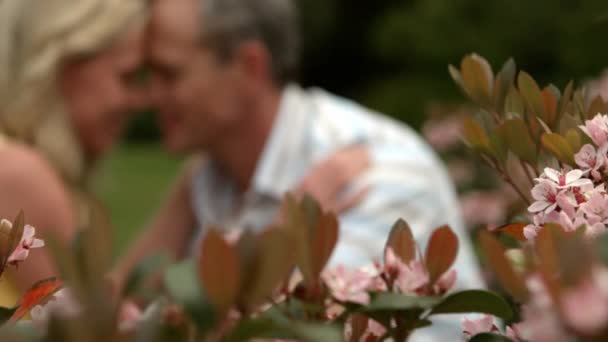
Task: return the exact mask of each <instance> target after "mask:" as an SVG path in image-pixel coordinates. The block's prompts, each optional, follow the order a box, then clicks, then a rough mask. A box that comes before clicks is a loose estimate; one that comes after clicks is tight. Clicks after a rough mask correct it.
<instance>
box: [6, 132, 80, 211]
mask: <svg viewBox="0 0 608 342" xmlns="http://www.w3.org/2000/svg"><path fill="white" fill-rule="evenodd" d="M0 189H1V190H0V215H2V217H6V215H9V217H10V215H14V214H13V213H16V212H17V211H19V210H24V211H26V216H29V217H31V218H36V217H39V218H40V217H46V216H47V215H48V216H57V217H58V218H60V219H61V220H60V221H62V222H63V221H64V220H63V219H62V218H64V217H65V218H69V217H70V216H71V211H72V208H71V201H70V197H69V191H68V189H67V188H66V187H65V185H64V183H63V181H62V180H61V177H60V176H59V174H58V173H57V171H56V170H55V169H54V168H53V166H52V165H51V163H50V162H49V161H48V160H47V159H45V157H44V156H43V155H41V154H40V153H39V152H38V151H36V150H35V149H33V148H31V147H29V146H26V145H23V144H19V143H9V144H6V145H3V146H2V147H0Z"/></svg>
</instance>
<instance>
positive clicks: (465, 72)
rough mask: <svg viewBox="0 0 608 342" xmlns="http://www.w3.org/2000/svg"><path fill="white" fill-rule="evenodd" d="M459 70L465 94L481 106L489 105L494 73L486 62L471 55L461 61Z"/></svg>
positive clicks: (477, 56)
mask: <svg viewBox="0 0 608 342" xmlns="http://www.w3.org/2000/svg"><path fill="white" fill-rule="evenodd" d="M460 70H461V71H460V72H461V76H462V81H463V83H464V86H465V89H466V91H467V94H469V96H470V97H471V98H472V99H473V100H474V101H476V102H479V103H480V104H481V105H489V104H490V103H491V99H492V94H493V88H494V73H493V72H492V67H491V66H490V64H489V63H488V61H486V60H485V59H484V58H483V57H480V56H479V55H476V54H471V55H468V56H466V57H465V58H464V59H463V60H462V63H461V65H460Z"/></svg>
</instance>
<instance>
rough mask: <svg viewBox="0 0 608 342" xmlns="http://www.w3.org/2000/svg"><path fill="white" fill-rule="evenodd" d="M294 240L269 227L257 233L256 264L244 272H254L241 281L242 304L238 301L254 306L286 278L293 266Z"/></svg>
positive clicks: (284, 233)
mask: <svg viewBox="0 0 608 342" xmlns="http://www.w3.org/2000/svg"><path fill="white" fill-rule="evenodd" d="M293 242H294V241H293V239H292V238H291V235H290V234H288V233H287V232H286V231H285V230H281V229H270V230H267V231H265V232H264V233H262V234H261V235H260V236H259V248H258V255H257V257H255V258H254V259H255V261H254V262H255V265H253V266H252V268H251V269H246V270H245V273H247V274H249V273H250V272H253V274H251V275H250V276H248V277H247V279H246V280H245V281H246V283H243V284H242V288H241V296H242V297H243V301H244V302H245V303H241V304H243V305H247V307H249V308H255V306H257V305H259V304H260V303H261V302H263V301H265V300H267V298H268V297H270V295H271V294H272V291H273V290H275V289H276V288H277V287H278V286H279V285H280V283H281V281H283V280H286V279H287V278H288V277H289V275H290V273H291V271H292V270H293V268H294V265H295V246H294V243H293Z"/></svg>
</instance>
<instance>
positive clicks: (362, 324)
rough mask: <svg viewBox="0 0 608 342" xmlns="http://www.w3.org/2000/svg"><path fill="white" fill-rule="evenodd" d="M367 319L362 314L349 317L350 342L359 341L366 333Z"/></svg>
mask: <svg viewBox="0 0 608 342" xmlns="http://www.w3.org/2000/svg"><path fill="white" fill-rule="evenodd" d="M368 325H369V318H367V317H366V316H364V315H362V314H354V315H351V316H350V326H351V328H352V332H351V337H350V340H349V341H350V342H356V341H360V340H361V337H363V335H364V334H365V332H366V331H367V327H368Z"/></svg>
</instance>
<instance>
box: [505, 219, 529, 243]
mask: <svg viewBox="0 0 608 342" xmlns="http://www.w3.org/2000/svg"><path fill="white" fill-rule="evenodd" d="M526 226H527V224H525V223H512V224H508V225H506V226H502V227H500V228H498V231H499V232H502V233H505V234H507V235H508V236H510V237H512V238H513V239H515V240H517V241H522V242H525V241H526V240H527V239H526V236H525V235H524V227H526Z"/></svg>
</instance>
